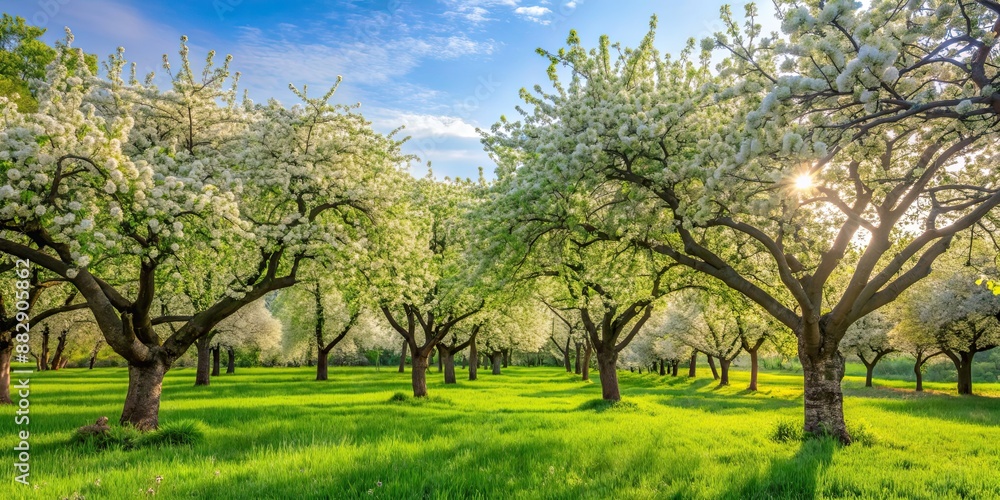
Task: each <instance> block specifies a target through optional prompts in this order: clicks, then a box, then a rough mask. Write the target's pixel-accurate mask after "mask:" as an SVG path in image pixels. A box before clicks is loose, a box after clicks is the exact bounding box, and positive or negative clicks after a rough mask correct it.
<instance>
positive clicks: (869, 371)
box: [864, 363, 875, 387]
mask: <svg viewBox="0 0 1000 500" xmlns="http://www.w3.org/2000/svg"><path fill="white" fill-rule="evenodd" d="M864 365H865V387H872V375H874V372H875V363H872V364H868V363H864Z"/></svg>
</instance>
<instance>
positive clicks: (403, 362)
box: [399, 339, 409, 373]
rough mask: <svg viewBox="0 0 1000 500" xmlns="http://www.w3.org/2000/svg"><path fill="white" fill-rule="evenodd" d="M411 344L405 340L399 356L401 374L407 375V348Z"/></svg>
mask: <svg viewBox="0 0 1000 500" xmlns="http://www.w3.org/2000/svg"><path fill="white" fill-rule="evenodd" d="M408 346H409V344H407V343H406V339H403V348H402V349H401V350H400V355H399V373H406V348H407V347H408Z"/></svg>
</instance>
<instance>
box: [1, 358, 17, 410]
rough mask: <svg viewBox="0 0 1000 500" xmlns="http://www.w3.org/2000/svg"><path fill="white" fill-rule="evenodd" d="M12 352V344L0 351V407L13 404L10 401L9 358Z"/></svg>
mask: <svg viewBox="0 0 1000 500" xmlns="http://www.w3.org/2000/svg"><path fill="white" fill-rule="evenodd" d="M13 352H14V344H13V343H8V344H7V347H4V348H3V349H0V405H9V404H13V401H11V399H10V357H11V354H13Z"/></svg>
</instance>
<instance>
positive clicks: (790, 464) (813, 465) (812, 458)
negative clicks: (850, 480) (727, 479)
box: [722, 438, 838, 500]
mask: <svg viewBox="0 0 1000 500" xmlns="http://www.w3.org/2000/svg"><path fill="white" fill-rule="evenodd" d="M837 447H838V444H837V442H836V441H835V440H833V439H831V438H807V439H805V440H803V441H802V444H801V447H800V448H799V450H798V451H797V452H796V453H795V455H793V456H792V457H790V458H785V459H779V460H773V461H772V462H771V464H770V466H769V467H768V470H767V471H766V472H765V473H764V474H762V475H758V476H757V477H754V478H751V479H750V480H749V481H747V482H746V483H744V484H742V485H739V486H736V487H734V488H733V489H731V490H729V491H727V492H726V493H725V494H724V495H723V497H722V498H726V499H741V500H746V499H772V498H774V499H807V498H817V495H818V492H817V490H818V477H819V474H820V472H822V471H823V469H825V468H826V467H827V466H828V465H830V462H831V461H832V460H833V452H834V451H835V450H836V449H837Z"/></svg>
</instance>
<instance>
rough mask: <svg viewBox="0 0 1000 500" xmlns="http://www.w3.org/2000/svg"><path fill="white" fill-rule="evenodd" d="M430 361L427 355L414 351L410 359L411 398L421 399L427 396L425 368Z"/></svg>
mask: <svg viewBox="0 0 1000 500" xmlns="http://www.w3.org/2000/svg"><path fill="white" fill-rule="evenodd" d="M429 366H430V361H429V360H428V359H427V354H424V353H422V352H418V351H414V352H413V353H412V354H411V357H410V374H411V377H410V378H411V380H412V381H413V397H415V398H422V397H426V396H427V368H428V367H429Z"/></svg>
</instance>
